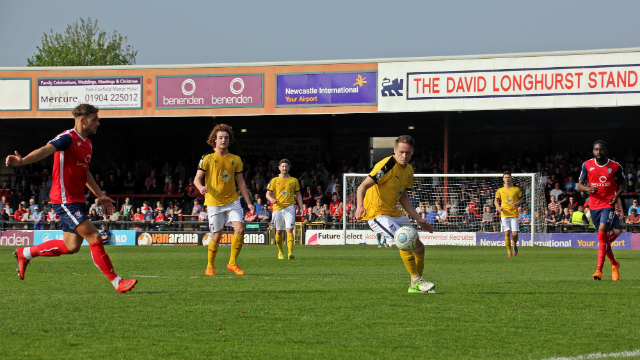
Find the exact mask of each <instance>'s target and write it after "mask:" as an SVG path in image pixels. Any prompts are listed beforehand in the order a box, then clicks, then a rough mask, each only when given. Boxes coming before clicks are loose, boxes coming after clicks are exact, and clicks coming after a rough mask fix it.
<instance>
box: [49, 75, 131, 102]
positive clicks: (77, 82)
mask: <svg viewBox="0 0 640 360" xmlns="http://www.w3.org/2000/svg"><path fill="white" fill-rule="evenodd" d="M84 103H89V104H91V105H94V106H97V107H99V108H100V109H101V110H114V109H142V76H120V77H82V78H81V77H76V78H38V110H71V109H73V108H75V107H76V106H78V105H79V104H84Z"/></svg>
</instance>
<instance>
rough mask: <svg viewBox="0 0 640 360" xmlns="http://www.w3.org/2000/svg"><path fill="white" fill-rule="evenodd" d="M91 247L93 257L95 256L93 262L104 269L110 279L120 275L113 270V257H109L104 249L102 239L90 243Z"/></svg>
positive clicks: (101, 269)
mask: <svg viewBox="0 0 640 360" xmlns="http://www.w3.org/2000/svg"><path fill="white" fill-rule="evenodd" d="M89 248H90V249H91V257H92V258H93V262H94V263H95V264H96V266H97V267H98V269H100V271H102V273H103V274H104V276H106V277H107V279H109V281H113V280H115V279H116V278H117V277H118V274H116V272H115V271H114V270H113V265H111V259H109V255H107V253H106V252H105V251H104V245H103V244H102V241H96V242H94V243H91V244H89Z"/></svg>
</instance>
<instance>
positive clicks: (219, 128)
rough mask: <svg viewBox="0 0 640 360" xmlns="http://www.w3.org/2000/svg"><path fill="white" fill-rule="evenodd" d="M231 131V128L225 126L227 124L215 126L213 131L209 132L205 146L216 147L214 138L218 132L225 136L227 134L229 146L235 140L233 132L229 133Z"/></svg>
mask: <svg viewBox="0 0 640 360" xmlns="http://www.w3.org/2000/svg"><path fill="white" fill-rule="evenodd" d="M231 129H233V128H232V127H231V126H229V125H227V124H218V125H216V126H215V127H214V128H213V130H212V131H211V134H209V139H208V140H207V144H209V145H211V146H213V147H215V146H216V138H217V137H218V133H219V132H220V131H224V132H226V133H227V134H229V145H231V144H233V142H234V141H235V139H234V138H233V131H231Z"/></svg>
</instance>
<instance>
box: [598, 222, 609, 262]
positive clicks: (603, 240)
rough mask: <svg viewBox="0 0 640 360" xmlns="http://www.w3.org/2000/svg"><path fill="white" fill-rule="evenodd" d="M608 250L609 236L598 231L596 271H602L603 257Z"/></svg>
mask: <svg viewBox="0 0 640 360" xmlns="http://www.w3.org/2000/svg"><path fill="white" fill-rule="evenodd" d="M607 250H609V234H607V233H605V232H604V231H598V270H599V271H602V266H603V265H604V256H605V254H606V253H607Z"/></svg>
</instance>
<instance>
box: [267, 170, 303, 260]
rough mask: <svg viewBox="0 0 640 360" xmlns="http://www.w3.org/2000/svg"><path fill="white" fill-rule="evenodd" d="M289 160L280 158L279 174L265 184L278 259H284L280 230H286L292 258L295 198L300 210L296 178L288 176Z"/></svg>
mask: <svg viewBox="0 0 640 360" xmlns="http://www.w3.org/2000/svg"><path fill="white" fill-rule="evenodd" d="M290 166H291V164H290V163H289V160H287V159H282V160H280V163H279V164H278V169H280V175H278V176H276V177H274V178H273V179H271V182H269V185H268V186H267V199H268V200H269V201H271V203H272V204H273V218H271V223H272V224H273V225H275V228H276V245H278V259H284V253H283V252H282V232H283V231H285V230H286V232H287V249H288V250H289V254H288V256H287V257H288V258H289V259H293V241H294V237H293V227H294V225H295V223H296V200H297V201H298V206H299V208H298V209H299V211H302V195H300V184H299V183H298V179H296V178H294V177H291V176H289V167H290Z"/></svg>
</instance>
